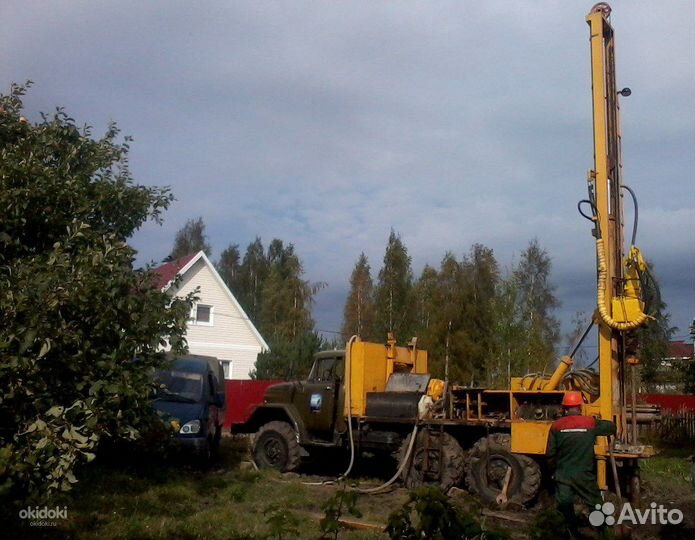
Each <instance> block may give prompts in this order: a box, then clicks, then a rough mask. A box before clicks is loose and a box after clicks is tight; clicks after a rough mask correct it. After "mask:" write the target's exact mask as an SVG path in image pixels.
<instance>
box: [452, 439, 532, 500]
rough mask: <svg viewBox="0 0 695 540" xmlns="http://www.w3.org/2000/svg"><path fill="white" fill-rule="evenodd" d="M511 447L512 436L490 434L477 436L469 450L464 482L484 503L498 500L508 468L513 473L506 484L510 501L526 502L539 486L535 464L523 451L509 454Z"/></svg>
mask: <svg viewBox="0 0 695 540" xmlns="http://www.w3.org/2000/svg"><path fill="white" fill-rule="evenodd" d="M511 447H512V446H511V435H509V434H508V433H493V434H491V435H489V436H487V437H483V438H482V439H480V440H479V441H478V442H477V443H475V444H474V445H473V448H471V449H470V450H469V452H468V459H467V460H466V485H467V486H468V490H469V491H471V492H472V493H474V494H475V495H477V496H478V497H479V498H480V499H481V500H482V501H483V502H485V503H487V504H494V503H496V502H497V500H496V499H497V496H498V495H499V494H500V493H501V491H502V486H503V485H504V478H505V475H506V472H507V469H508V468H510V467H511V469H512V474H511V477H510V479H509V486H508V487H507V500H508V501H509V502H513V503H516V504H520V505H526V504H528V503H529V502H531V501H532V500H533V499H534V497H535V496H536V495H537V494H538V491H539V489H540V487H541V469H540V467H539V465H538V463H537V462H536V461H535V460H534V459H532V458H530V457H528V456H525V455H523V454H514V453H512V451H511Z"/></svg>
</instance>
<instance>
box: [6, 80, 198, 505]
mask: <svg viewBox="0 0 695 540" xmlns="http://www.w3.org/2000/svg"><path fill="white" fill-rule="evenodd" d="M27 87H28V84H27V85H25V86H15V85H13V86H12V88H11V91H10V93H9V95H5V96H0V207H1V208H2V209H3V212H2V213H0V313H1V314H2V320H3V324H2V326H1V327H0V495H8V494H12V495H14V496H19V495H21V494H25V493H26V492H27V491H29V492H33V493H46V492H48V491H51V490H54V489H63V490H65V489H69V488H70V485H71V484H72V483H74V482H75V481H76V478H75V472H74V471H75V467H76V466H77V465H78V464H79V463H83V462H87V461H90V460H92V459H94V457H95V455H96V452H97V450H98V446H99V442H100V441H101V440H102V439H104V438H110V439H113V440H118V439H122V440H136V439H137V438H138V437H139V436H140V433H141V430H142V429H143V427H145V426H148V425H152V422H153V417H152V414H153V413H152V411H151V409H150V408H149V405H148V397H149V392H150V389H151V386H152V383H151V382H150V378H149V375H150V372H151V370H152V369H153V368H155V367H157V366H160V365H161V363H162V362H163V358H162V356H161V355H160V354H159V353H158V350H159V349H160V347H161V346H162V345H163V344H165V343H166V341H165V340H168V341H169V343H170V344H171V346H172V348H173V349H174V350H175V351H177V352H183V350H184V349H185V341H184V340H183V338H182V336H183V335H184V331H185V324H186V319H187V316H188V313H189V310H190V302H189V301H190V299H185V300H173V301H172V299H171V298H170V297H169V296H168V295H167V294H166V293H163V292H161V291H160V290H159V289H158V288H157V287H156V286H155V282H154V277H153V275H152V274H151V272H149V271H137V270H135V269H134V268H133V261H134V256H135V251H134V250H133V249H132V248H131V247H130V246H128V244H127V243H126V240H127V239H128V238H129V237H130V236H131V235H132V234H133V233H134V232H135V231H136V230H137V229H138V228H139V227H140V226H141V225H142V224H143V223H144V222H145V221H147V220H149V219H154V220H159V218H160V214H161V212H162V211H163V210H165V209H166V208H167V207H168V205H169V204H170V202H171V201H172V196H171V194H170V193H169V191H168V189H166V188H164V189H160V188H154V187H145V186H141V185H136V184H134V183H133V180H132V178H131V174H130V171H129V169H128V149H129V147H128V143H129V139H128V138H126V139H125V140H124V142H121V143H119V142H117V139H118V135H119V131H118V129H117V127H116V126H115V125H110V126H109V128H108V130H107V132H106V134H105V135H104V137H102V138H101V139H98V140H95V139H93V138H92V137H91V130H90V128H89V127H87V126H85V127H84V128H81V129H78V127H77V126H76V125H75V122H74V120H73V119H72V118H70V117H69V116H68V115H67V114H65V112H64V111H62V110H61V109H58V110H57V111H56V113H55V114H54V115H53V116H51V117H49V116H46V115H42V120H41V121H40V122H38V123H31V122H28V121H27V120H26V119H25V118H23V117H22V116H20V115H21V112H22V108H23V103H22V96H23V95H24V93H25V91H26V89H27Z"/></svg>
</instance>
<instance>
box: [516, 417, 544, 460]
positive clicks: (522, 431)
mask: <svg viewBox="0 0 695 540" xmlns="http://www.w3.org/2000/svg"><path fill="white" fill-rule="evenodd" d="M550 425H551V424H550V422H512V452H516V453H517V454H536V455H538V454H545V449H546V446H547V445H548V434H549V433H550Z"/></svg>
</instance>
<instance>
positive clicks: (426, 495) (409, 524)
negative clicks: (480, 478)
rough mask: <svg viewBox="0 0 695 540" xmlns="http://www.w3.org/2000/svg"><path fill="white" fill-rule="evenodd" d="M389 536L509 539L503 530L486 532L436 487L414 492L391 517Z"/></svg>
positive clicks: (403, 539)
mask: <svg viewBox="0 0 695 540" xmlns="http://www.w3.org/2000/svg"><path fill="white" fill-rule="evenodd" d="M386 533H387V534H388V535H389V538H393V539H398V540H417V539H419V538H430V539H433V540H437V539H439V540H445V539H448V538H460V539H466V538H481V537H483V534H484V538H486V539H489V540H505V539H508V538H509V536H508V535H507V534H506V533H504V532H500V531H485V532H484V531H483V528H482V527H481V526H480V523H478V521H477V520H476V519H475V518H474V517H473V516H471V515H469V514H467V513H465V512H463V511H462V510H461V509H460V508H457V507H456V506H454V505H453V504H452V503H451V500H450V499H449V497H447V496H446V494H445V493H443V492H442V490H441V489H439V488H437V487H423V488H419V489H416V490H414V491H411V492H410V495H409V498H408V501H407V502H406V503H405V504H404V505H403V507H402V508H400V509H399V510H396V511H395V512H393V513H392V514H391V515H390V516H389V520H388V525H387V527H386Z"/></svg>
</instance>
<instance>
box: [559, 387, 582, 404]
mask: <svg viewBox="0 0 695 540" xmlns="http://www.w3.org/2000/svg"><path fill="white" fill-rule="evenodd" d="M583 404H584V400H583V399H582V394H581V392H577V391H576V390H573V391H571V392H566V393H565V395H564V396H563V397H562V406H563V407H579V406H581V405H583Z"/></svg>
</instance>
